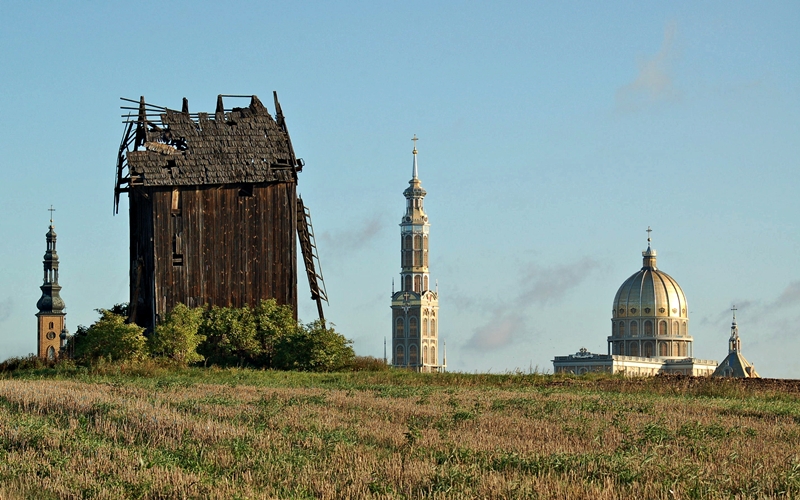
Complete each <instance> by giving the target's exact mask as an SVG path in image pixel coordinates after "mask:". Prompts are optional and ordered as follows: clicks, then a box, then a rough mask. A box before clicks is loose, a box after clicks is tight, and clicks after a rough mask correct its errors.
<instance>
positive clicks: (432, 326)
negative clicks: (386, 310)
mask: <svg viewBox="0 0 800 500" xmlns="http://www.w3.org/2000/svg"><path fill="white" fill-rule="evenodd" d="M435 336H436V320H435V319H432V320H431V337H435Z"/></svg>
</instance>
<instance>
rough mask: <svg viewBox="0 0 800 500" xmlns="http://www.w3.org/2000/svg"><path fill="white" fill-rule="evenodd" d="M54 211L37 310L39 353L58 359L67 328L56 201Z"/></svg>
mask: <svg viewBox="0 0 800 500" xmlns="http://www.w3.org/2000/svg"><path fill="white" fill-rule="evenodd" d="M47 210H48V211H49V212H50V227H49V230H48V231H47V234H46V235H45V239H46V241H47V249H46V250H45V253H44V260H43V262H42V264H43V268H44V280H43V283H42V286H41V287H39V288H40V289H41V290H42V296H41V297H40V298H39V301H38V302H37V303H36V307H37V309H39V312H38V313H36V317H37V319H38V328H37V344H38V345H37V355H38V356H39V357H40V358H43V359H51V360H54V359H55V358H56V357H57V356H58V352H59V350H60V348H61V345H60V334H61V332H62V331H64V332H66V326H65V320H64V318H65V316H66V313H65V312H64V309H66V306H65V305H64V300H63V299H62V298H61V285H59V284H58V252H57V251H56V238H57V235H56V231H55V225H54V223H53V212H55V211H56V209H55V208H53V206H52V205H50V208H48V209H47Z"/></svg>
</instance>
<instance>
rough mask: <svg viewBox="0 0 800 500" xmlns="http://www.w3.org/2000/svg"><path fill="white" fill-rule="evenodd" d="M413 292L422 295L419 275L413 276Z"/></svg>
mask: <svg viewBox="0 0 800 500" xmlns="http://www.w3.org/2000/svg"><path fill="white" fill-rule="evenodd" d="M414 291H415V292H417V293H422V278H421V277H420V275H419V274H418V275H416V276H414Z"/></svg>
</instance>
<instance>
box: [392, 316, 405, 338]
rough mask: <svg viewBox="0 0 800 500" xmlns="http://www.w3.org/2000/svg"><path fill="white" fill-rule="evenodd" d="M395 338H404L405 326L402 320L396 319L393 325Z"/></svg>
mask: <svg viewBox="0 0 800 500" xmlns="http://www.w3.org/2000/svg"><path fill="white" fill-rule="evenodd" d="M395 325H396V326H395V329H394V332H395V337H398V338H403V337H404V336H405V326H404V324H403V318H397V322H396V323H395Z"/></svg>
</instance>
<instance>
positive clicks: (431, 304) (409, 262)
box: [392, 135, 444, 372]
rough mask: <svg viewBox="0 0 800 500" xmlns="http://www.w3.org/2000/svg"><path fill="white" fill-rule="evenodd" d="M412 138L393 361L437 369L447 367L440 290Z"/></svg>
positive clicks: (394, 296) (397, 364) (395, 301)
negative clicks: (442, 358) (433, 275)
mask: <svg viewBox="0 0 800 500" xmlns="http://www.w3.org/2000/svg"><path fill="white" fill-rule="evenodd" d="M412 140H413V141H414V150H413V151H412V154H413V156H414V164H413V172H412V176H411V180H410V181H409V182H408V187H407V188H406V190H405V191H403V195H404V196H405V198H406V212H405V215H404V216H403V218H402V221H401V222H400V264H401V270H400V290H399V291H395V290H392V365H393V366H394V367H396V368H406V369H409V370H414V371H419V372H436V371H440V370H442V369H443V368H444V367H443V366H441V365H439V327H438V324H439V323H438V320H439V317H438V316H439V291H438V287H436V288H437V290H435V291H434V290H431V289H430V285H431V279H430V272H429V271H428V235H429V232H430V224H429V223H428V216H427V215H426V214H425V209H424V207H423V199H424V198H425V195H426V194H427V193H426V192H425V190H424V189H422V183H421V182H420V180H419V177H418V171H417V146H416V141H417V136H416V135H415V136H414V138H413V139H412Z"/></svg>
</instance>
